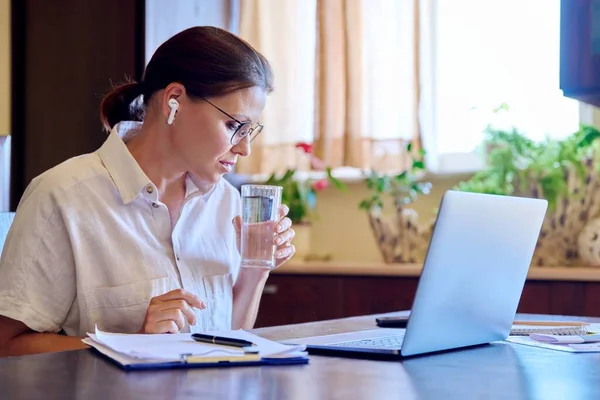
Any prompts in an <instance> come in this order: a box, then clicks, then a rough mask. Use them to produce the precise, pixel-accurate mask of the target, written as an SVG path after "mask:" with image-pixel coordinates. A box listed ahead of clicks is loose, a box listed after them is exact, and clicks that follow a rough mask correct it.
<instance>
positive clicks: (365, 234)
mask: <svg viewBox="0 0 600 400" xmlns="http://www.w3.org/2000/svg"><path fill="white" fill-rule="evenodd" d="M468 178H469V175H465V176H452V177H438V178H435V179H432V180H430V182H432V184H433V187H432V193H431V194H429V195H428V196H424V197H421V198H420V199H418V200H417V201H416V202H415V203H414V204H413V205H412V206H411V208H413V209H414V210H415V211H417V212H418V213H419V219H420V220H421V221H427V220H429V219H430V218H432V217H433V216H434V210H435V209H436V208H437V207H438V205H439V201H440V199H441V196H442V194H443V193H444V192H445V191H446V190H447V189H450V188H452V187H453V186H454V185H456V184H457V183H458V182H459V181H460V180H462V179H465V180H466V179H468ZM348 189H349V190H348V191H347V192H346V193H340V192H339V191H337V190H335V189H327V190H325V191H323V192H321V193H319V198H318V201H317V211H318V214H319V220H318V221H317V222H315V224H314V226H313V229H312V233H311V253H314V254H315V255H318V256H323V255H326V254H329V255H331V257H332V259H333V260H334V261H349V262H358V263H362V262H365V263H368V262H381V261H382V260H383V259H382V258H381V255H380V254H379V250H378V248H377V245H376V243H375V239H374V236H373V234H372V232H371V228H370V226H369V221H368V219H367V214H366V212H365V211H364V210H359V208H358V204H359V203H360V201H361V200H362V199H364V198H366V197H367V196H368V195H369V191H368V190H367V189H366V186H365V184H364V183H353V184H349V185H348ZM387 209H388V210H390V211H391V207H387ZM384 210H385V208H384Z"/></svg>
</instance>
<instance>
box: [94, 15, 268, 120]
mask: <svg viewBox="0 0 600 400" xmlns="http://www.w3.org/2000/svg"><path fill="white" fill-rule="evenodd" d="M172 82H179V83H181V84H182V85H183V86H185V89H186V92H187V94H188V96H190V97H192V98H198V99H201V98H205V97H215V96H221V95H225V94H228V93H231V92H234V91H236V90H241V89H246V88H250V87H260V88H262V89H264V90H265V91H266V92H267V93H270V92H271V91H272V90H273V72H272V70H271V66H270V65H269V62H268V61H267V59H266V58H265V57H264V56H263V55H261V54H260V53H259V52H258V51H256V50H255V49H254V48H253V47H252V46H251V45H250V44H248V43H247V42H245V41H244V40H242V39H240V38H239V37H237V36H235V35H234V34H232V33H229V32H227V31H225V30H223V29H220V28H216V27H212V26H197V27H193V28H189V29H186V30H184V31H182V32H180V33H178V34H176V35H175V36H173V37H172V38H170V39H169V40H167V41H166V42H164V43H163V44H162V45H160V47H159V48H158V49H157V50H156V52H155V53H154V55H153V56H152V58H151V59H150V62H149V63H148V66H147V67H146V71H145V72H144V76H143V78H142V81H141V82H139V83H138V82H126V83H124V84H122V85H120V86H117V87H115V88H114V89H113V91H112V92H110V93H109V94H107V95H106V96H105V97H104V99H102V104H101V106H100V120H101V121H102V124H103V125H104V127H105V128H106V129H107V130H110V129H112V127H113V126H115V125H116V124H117V123H119V122H121V121H125V120H137V121H141V120H142V119H143V116H144V113H145V108H146V106H147V105H148V103H149V102H150V99H151V98H152V95H153V94H154V93H155V92H156V91H158V90H161V89H164V88H165V87H167V85H169V84H170V83H172ZM141 95H143V101H139V99H138V98H139V97H140V96H141Z"/></svg>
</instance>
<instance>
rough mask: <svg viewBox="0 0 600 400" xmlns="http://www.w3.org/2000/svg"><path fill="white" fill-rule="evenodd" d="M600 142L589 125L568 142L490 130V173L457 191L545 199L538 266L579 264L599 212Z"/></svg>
mask: <svg viewBox="0 0 600 400" xmlns="http://www.w3.org/2000/svg"><path fill="white" fill-rule="evenodd" d="M599 138H600V131H598V129H596V128H595V127H593V126H588V125H581V126H580V128H579V130H578V131H577V132H574V133H573V134H572V135H570V136H568V137H567V138H565V139H562V140H554V139H550V138H547V139H545V140H542V141H533V140H531V139H529V138H528V137H527V136H526V135H525V134H524V133H523V132H520V131H519V130H518V129H517V128H515V127H512V128H511V129H497V128H494V127H493V126H491V125H488V127H487V128H486V129H485V140H484V142H483V147H482V148H483V149H485V155H486V166H485V168H484V169H483V170H482V171H479V172H477V173H475V174H474V175H473V176H472V178H470V179H469V180H467V181H464V182H460V183H459V184H458V185H457V186H456V187H455V189H457V190H463V191H469V192H478V193H488V194H498V195H514V196H524V197H536V198H545V199H546V200H548V214H547V216H546V221H545V223H544V226H543V227H542V231H541V233H540V240H539V242H538V248H537V250H536V254H535V256H534V260H533V263H534V264H535V265H540V266H541V265H561V266H569V265H577V264H580V263H581V262H582V260H581V257H580V248H581V246H580V241H579V236H580V234H581V232H582V230H583V228H584V227H585V225H586V224H587V222H588V220H589V219H590V218H594V217H596V216H597V214H598V211H599V210H600V204H598V203H599V202H598V201H596V200H595V199H597V198H598V196H599V195H600V182H599V179H598V178H599V177H598V170H599V168H598V166H599V165H600V164H599V163H598V162H597V156H598V149H599V144H600V141H598V139H599ZM598 233H599V234H600V232H598ZM586 249H587V248H586ZM583 262H585V260H583Z"/></svg>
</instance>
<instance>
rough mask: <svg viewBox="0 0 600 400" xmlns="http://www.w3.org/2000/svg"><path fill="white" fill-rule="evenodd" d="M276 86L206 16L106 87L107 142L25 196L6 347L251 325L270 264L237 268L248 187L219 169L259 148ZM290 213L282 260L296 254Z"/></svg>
mask: <svg viewBox="0 0 600 400" xmlns="http://www.w3.org/2000/svg"><path fill="white" fill-rule="evenodd" d="M271 90H272V72H271V69H270V66H269V64H268V62H267V60H266V59H265V58H264V57H263V56H262V55H260V54H259V53H258V52H256V51H255V50H254V49H253V48H252V47H251V46H250V45H249V44H247V43H246V42H244V41H242V40H240V39H239V38H237V37H236V36H234V35H232V34H230V33H228V32H226V31H223V30H220V29H217V28H213V27H195V28H190V29H188V30H185V31H183V32H181V33H179V34H177V35H176V36H174V37H172V38H171V39H169V40H168V41H167V42H165V43H164V44H163V45H162V46H160V48H158V50H157V51H156V53H155V54H154V56H153V57H152V59H151V60H150V62H149V63H148V66H147V68H146V71H145V74H144V78H143V81H142V82H141V83H128V84H125V85H122V86H120V87H118V88H116V89H115V90H114V91H113V92H112V93H110V94H108V95H107V96H106V97H105V98H104V100H103V102H102V106H101V119H102V122H103V123H104V125H105V127H106V128H107V129H109V130H110V135H109V137H108V139H107V140H106V142H105V143H104V144H103V145H102V147H101V148H100V149H99V150H98V151H96V152H95V153H92V154H87V155H83V156H80V157H75V158H73V159H70V160H67V161H66V162H64V163H62V164H60V165H58V166H56V167H54V168H52V169H50V170H49V171H47V172H45V173H44V174H42V175H41V176H39V177H37V178H35V179H34V180H33V181H32V182H31V184H30V185H29V187H28V188H27V190H26V192H25V194H24V195H23V197H22V199H21V202H20V204H19V208H18V211H17V214H16V216H15V220H14V222H13V225H12V227H11V230H10V232H9V234H8V237H7V241H6V244H5V247H4V251H3V254H2V260H1V262H0V355H22V354H29V353H38V352H46V351H58V350H66V349H77V348H83V347H85V345H84V344H83V343H82V342H81V340H80V337H82V336H85V334H86V332H91V331H93V330H94V328H95V326H98V328H100V329H102V330H107V331H112V332H126V333H135V332H141V333H175V332H190V331H191V332H195V331H199V330H211V329H231V328H233V329H238V328H244V329H248V328H251V327H252V326H253V324H254V321H255V318H256V313H257V310H258V304H259V300H260V296H261V293H262V288H263V286H264V284H265V281H266V279H267V277H268V274H269V271H268V270H263V269H256V268H240V256H239V244H238V243H239V227H240V219H239V216H238V214H239V212H240V209H241V205H240V197H239V193H238V192H237V191H236V190H235V189H234V188H233V187H232V186H231V185H230V184H229V183H227V181H226V180H224V179H222V176H223V174H225V173H227V172H230V171H231V169H232V168H233V166H234V165H235V163H236V161H237V160H238V159H239V157H246V156H248V155H249V154H250V142H251V141H252V140H253V139H254V138H255V137H256V135H258V134H259V133H260V131H261V129H262V126H261V125H260V124H257V123H256V121H257V120H258V118H259V116H260V114H261V112H262V110H263V108H264V106H265V100H266V95H267V94H268V93H269V92H270V91H271ZM141 96H143V97H141ZM142 99H143V100H142ZM285 214H287V207H285V206H283V207H282V210H281V220H280V221H279V223H278V224H277V225H276V227H275V229H276V235H275V237H274V241H275V243H276V244H277V245H278V247H277V252H276V257H277V266H279V265H281V264H282V263H283V262H285V261H286V260H288V259H289V258H290V257H291V256H292V255H293V253H294V247H293V246H292V245H291V244H290V241H291V240H292V238H293V236H294V231H293V230H292V229H291V221H290V220H289V219H288V218H287V217H285ZM59 333H62V334H59ZM65 334H66V335H65Z"/></svg>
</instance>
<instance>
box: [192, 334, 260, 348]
mask: <svg viewBox="0 0 600 400" xmlns="http://www.w3.org/2000/svg"><path fill="white" fill-rule="evenodd" d="M192 338H193V339H194V340H195V341H196V342H201V343H212V344H219V345H222V346H233V347H252V346H255V344H254V343H252V342H249V341H247V340H242V339H233V338H226V337H221V336H213V335H203V334H201V333H194V334H192Z"/></svg>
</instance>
